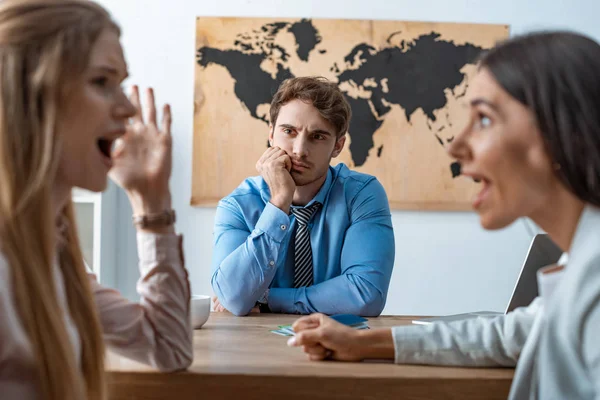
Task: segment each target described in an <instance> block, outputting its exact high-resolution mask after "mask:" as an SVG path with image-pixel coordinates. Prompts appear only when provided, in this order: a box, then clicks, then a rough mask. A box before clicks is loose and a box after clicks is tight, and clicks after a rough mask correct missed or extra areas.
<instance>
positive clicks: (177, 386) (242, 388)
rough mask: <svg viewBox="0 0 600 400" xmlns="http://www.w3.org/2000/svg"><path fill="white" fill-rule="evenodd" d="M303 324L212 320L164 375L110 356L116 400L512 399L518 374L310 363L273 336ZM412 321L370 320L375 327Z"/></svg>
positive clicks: (216, 316)
mask: <svg viewBox="0 0 600 400" xmlns="http://www.w3.org/2000/svg"><path fill="white" fill-rule="evenodd" d="M296 318H297V316H294V315H280V314H279V315H278V314H256V315H251V316H248V317H235V316H233V315H231V314H229V313H212V314H211V316H210V318H209V320H208V322H207V323H206V324H205V325H204V326H203V327H202V329H198V330H196V331H194V362H193V364H192V366H191V367H190V368H189V369H188V371H186V372H181V373H175V374H162V373H159V372H156V371H154V370H153V369H151V368H149V367H147V366H144V365H142V364H139V363H136V362H133V361H130V360H127V359H125V358H122V357H119V356H116V355H114V354H110V355H109V357H108V370H109V385H110V394H111V396H110V398H111V399H195V398H201V399H229V398H231V399H267V398H285V399H331V398H336V399H354V398H363V399H378V400H379V399H407V400H408V399H415V400H416V399H419V400H420V399H506V398H507V396H508V391H509V388H510V383H511V381H512V377H513V372H514V371H513V370H512V369H506V368H498V369H496V368H485V369H484V368H450V367H432V366H415V365H395V364H392V363H391V362H383V361H372V362H362V363H344V362H337V361H323V362H314V361H309V360H308V359H307V357H306V356H305V354H304V353H303V352H302V351H301V349H299V348H290V347H288V346H287V345H286V341H287V339H288V338H287V337H284V336H279V335H276V334H273V333H271V332H269V331H270V330H271V329H277V326H278V325H284V324H288V323H292V322H293V321H294V320H295V319H296ZM411 319H412V318H411V317H386V316H384V317H379V318H369V325H370V326H371V327H373V328H376V327H391V326H395V325H403V324H409V323H410V320H411Z"/></svg>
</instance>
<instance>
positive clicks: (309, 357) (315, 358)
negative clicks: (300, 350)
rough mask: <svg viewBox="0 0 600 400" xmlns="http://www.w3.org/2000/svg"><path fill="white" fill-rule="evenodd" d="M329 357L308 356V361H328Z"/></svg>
mask: <svg viewBox="0 0 600 400" xmlns="http://www.w3.org/2000/svg"><path fill="white" fill-rule="evenodd" d="M327 357H328V356H327V355H324V356H321V355H314V354H309V355H308V359H309V360H310V361H323V360H325V359H327Z"/></svg>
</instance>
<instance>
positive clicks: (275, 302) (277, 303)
mask: <svg viewBox="0 0 600 400" xmlns="http://www.w3.org/2000/svg"><path fill="white" fill-rule="evenodd" d="M297 291H298V289H294V288H271V289H269V308H270V309H271V311H272V312H274V313H288V314H295V313H297V311H296V304H295V303H296V301H295V297H296V292H297Z"/></svg>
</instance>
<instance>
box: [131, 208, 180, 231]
mask: <svg viewBox="0 0 600 400" xmlns="http://www.w3.org/2000/svg"><path fill="white" fill-rule="evenodd" d="M132 220H133V225H135V226H136V227H138V228H141V229H147V228H156V227H163V226H169V225H173V224H174V223H175V220H176V216H175V210H173V209H171V210H165V211H163V212H160V213H156V214H143V215H134V216H132Z"/></svg>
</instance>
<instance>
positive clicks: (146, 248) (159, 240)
mask: <svg viewBox="0 0 600 400" xmlns="http://www.w3.org/2000/svg"><path fill="white" fill-rule="evenodd" d="M182 246H183V236H181V235H178V234H175V233H150V232H139V231H138V232H137V248H138V258H139V259H140V272H141V274H142V276H144V275H145V274H146V273H148V272H149V271H150V270H151V269H152V268H154V267H156V266H157V265H165V264H167V265H174V264H179V265H181V266H183V248H182ZM181 269H183V268H181ZM182 273H183V272H182Z"/></svg>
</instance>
